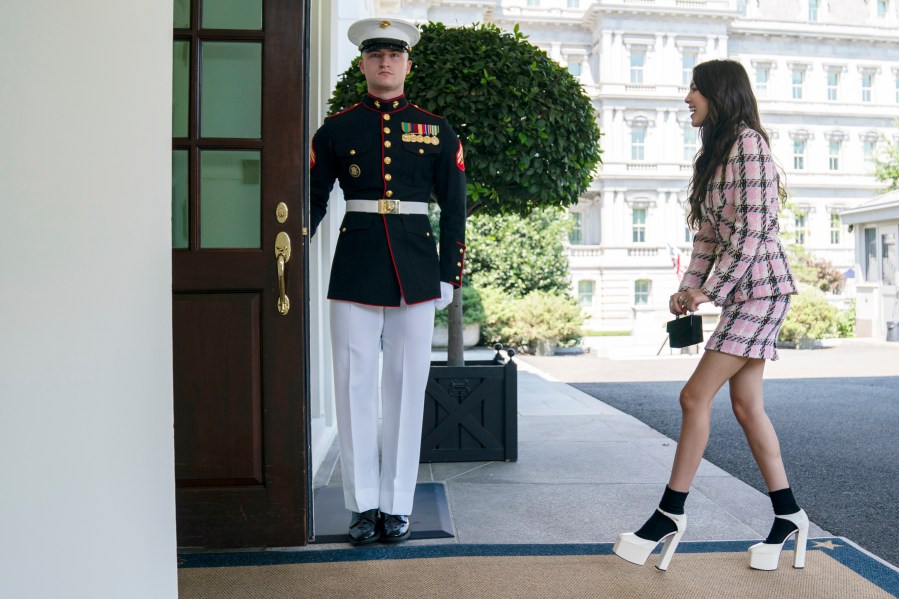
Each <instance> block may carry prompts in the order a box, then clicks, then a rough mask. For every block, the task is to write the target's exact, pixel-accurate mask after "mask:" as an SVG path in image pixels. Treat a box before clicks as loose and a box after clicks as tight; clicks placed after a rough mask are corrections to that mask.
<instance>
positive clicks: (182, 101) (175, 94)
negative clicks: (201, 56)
mask: <svg viewBox="0 0 899 599" xmlns="http://www.w3.org/2000/svg"><path fill="white" fill-rule="evenodd" d="M189 101H190V42H187V41H177V40H176V41H175V43H174V44H173V46H172V137H187V118H188V114H189V110H190V106H189V105H188V103H189Z"/></svg>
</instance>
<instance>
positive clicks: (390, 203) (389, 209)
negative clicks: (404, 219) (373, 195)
mask: <svg viewBox="0 0 899 599" xmlns="http://www.w3.org/2000/svg"><path fill="white" fill-rule="evenodd" d="M399 213H400V201H399V200H378V214H399Z"/></svg>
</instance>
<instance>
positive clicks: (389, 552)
mask: <svg viewBox="0 0 899 599" xmlns="http://www.w3.org/2000/svg"><path fill="white" fill-rule="evenodd" d="M821 540H829V541H833V542H834V545H836V547H835V548H834V549H827V548H824V547H815V546H814V541H821ZM756 542H757V541H700V542H688V543H681V544H680V545H678V548H677V550H678V551H679V552H681V553H740V552H743V551H746V550H747V549H748V548H749V546H750V545H753V544H754V543H756ZM792 545H793V542H792V541H788V542H787V547H786V548H787V549H788V550H789V549H791V548H792ZM656 551H658V549H656ZM809 551H823V552H825V553H827V554H828V555H829V556H830V557H832V558H833V559H835V560H836V561H838V562H839V563H841V564H842V565H844V566H846V567H847V568H849V569H850V570H852V571H853V572H855V573H856V574H858V575H859V576H861V577H863V578H865V579H866V580H868V581H869V582H871V583H873V584H876V585H877V586H879V587H880V588H882V589H883V590H885V591H887V592H888V593H891V594H893V595H895V596H897V597H899V572H897V571H896V570H893V569H891V568H890V567H888V566H886V565H884V564H883V563H881V562H880V561H878V560H877V559H875V558H873V557H871V556H870V555H868V554H866V553H864V552H863V551H860V550H859V549H857V548H856V547H855V546H854V545H852V544H850V543H847V542H846V540H845V539H843V538H842V537H823V538H820V539H809ZM611 554H612V544H611V543H578V544H564V545H552V544H543V545H449V544H447V545H417V546H409V545H406V546H399V547H395V546H394V547H385V546H383V545H370V546H364V547H356V548H347V549H322V550H308V549H306V550H302V551H280V550H276V551H271V550H270V551H223V552H218V553H181V554H178V567H179V568H228V567H235V566H278V565H286V564H318V563H328V562H354V561H371V560H397V559H430V558H441V557H500V556H525V557H527V556H533V557H542V556H564V555H611Z"/></svg>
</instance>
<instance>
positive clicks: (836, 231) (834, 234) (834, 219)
mask: <svg viewBox="0 0 899 599" xmlns="http://www.w3.org/2000/svg"><path fill="white" fill-rule="evenodd" d="M842 233H843V223H842V221H841V220H840V215H839V214H837V213H836V212H834V213H833V214H831V215H830V243H831V245H837V244H839V243H840V236H841V235H842Z"/></svg>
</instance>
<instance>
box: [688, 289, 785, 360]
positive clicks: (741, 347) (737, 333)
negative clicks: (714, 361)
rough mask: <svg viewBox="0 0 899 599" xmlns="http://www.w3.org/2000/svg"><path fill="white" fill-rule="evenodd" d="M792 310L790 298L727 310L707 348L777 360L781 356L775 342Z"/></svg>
mask: <svg viewBox="0 0 899 599" xmlns="http://www.w3.org/2000/svg"><path fill="white" fill-rule="evenodd" d="M789 307H790V296H789V295H776V296H773V297H763V298H760V299H751V300H747V301H745V302H737V303H735V304H730V305H729V306H725V307H724V309H723V310H722V311H721V319H720V320H719V321H718V326H717V327H715V332H714V333H712V335H711V337H709V341H708V343H706V345H705V348H706V349H713V350H715V351H720V352H723V353H725V354H732V355H734V356H741V357H744V358H763V359H765V360H776V359H777V358H778V357H779V356H778V355H777V346H776V345H775V342H776V341H777V334H778V333H779V332H780V325H782V324H783V321H784V318H785V317H786V315H787V309H788V308H789Z"/></svg>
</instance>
